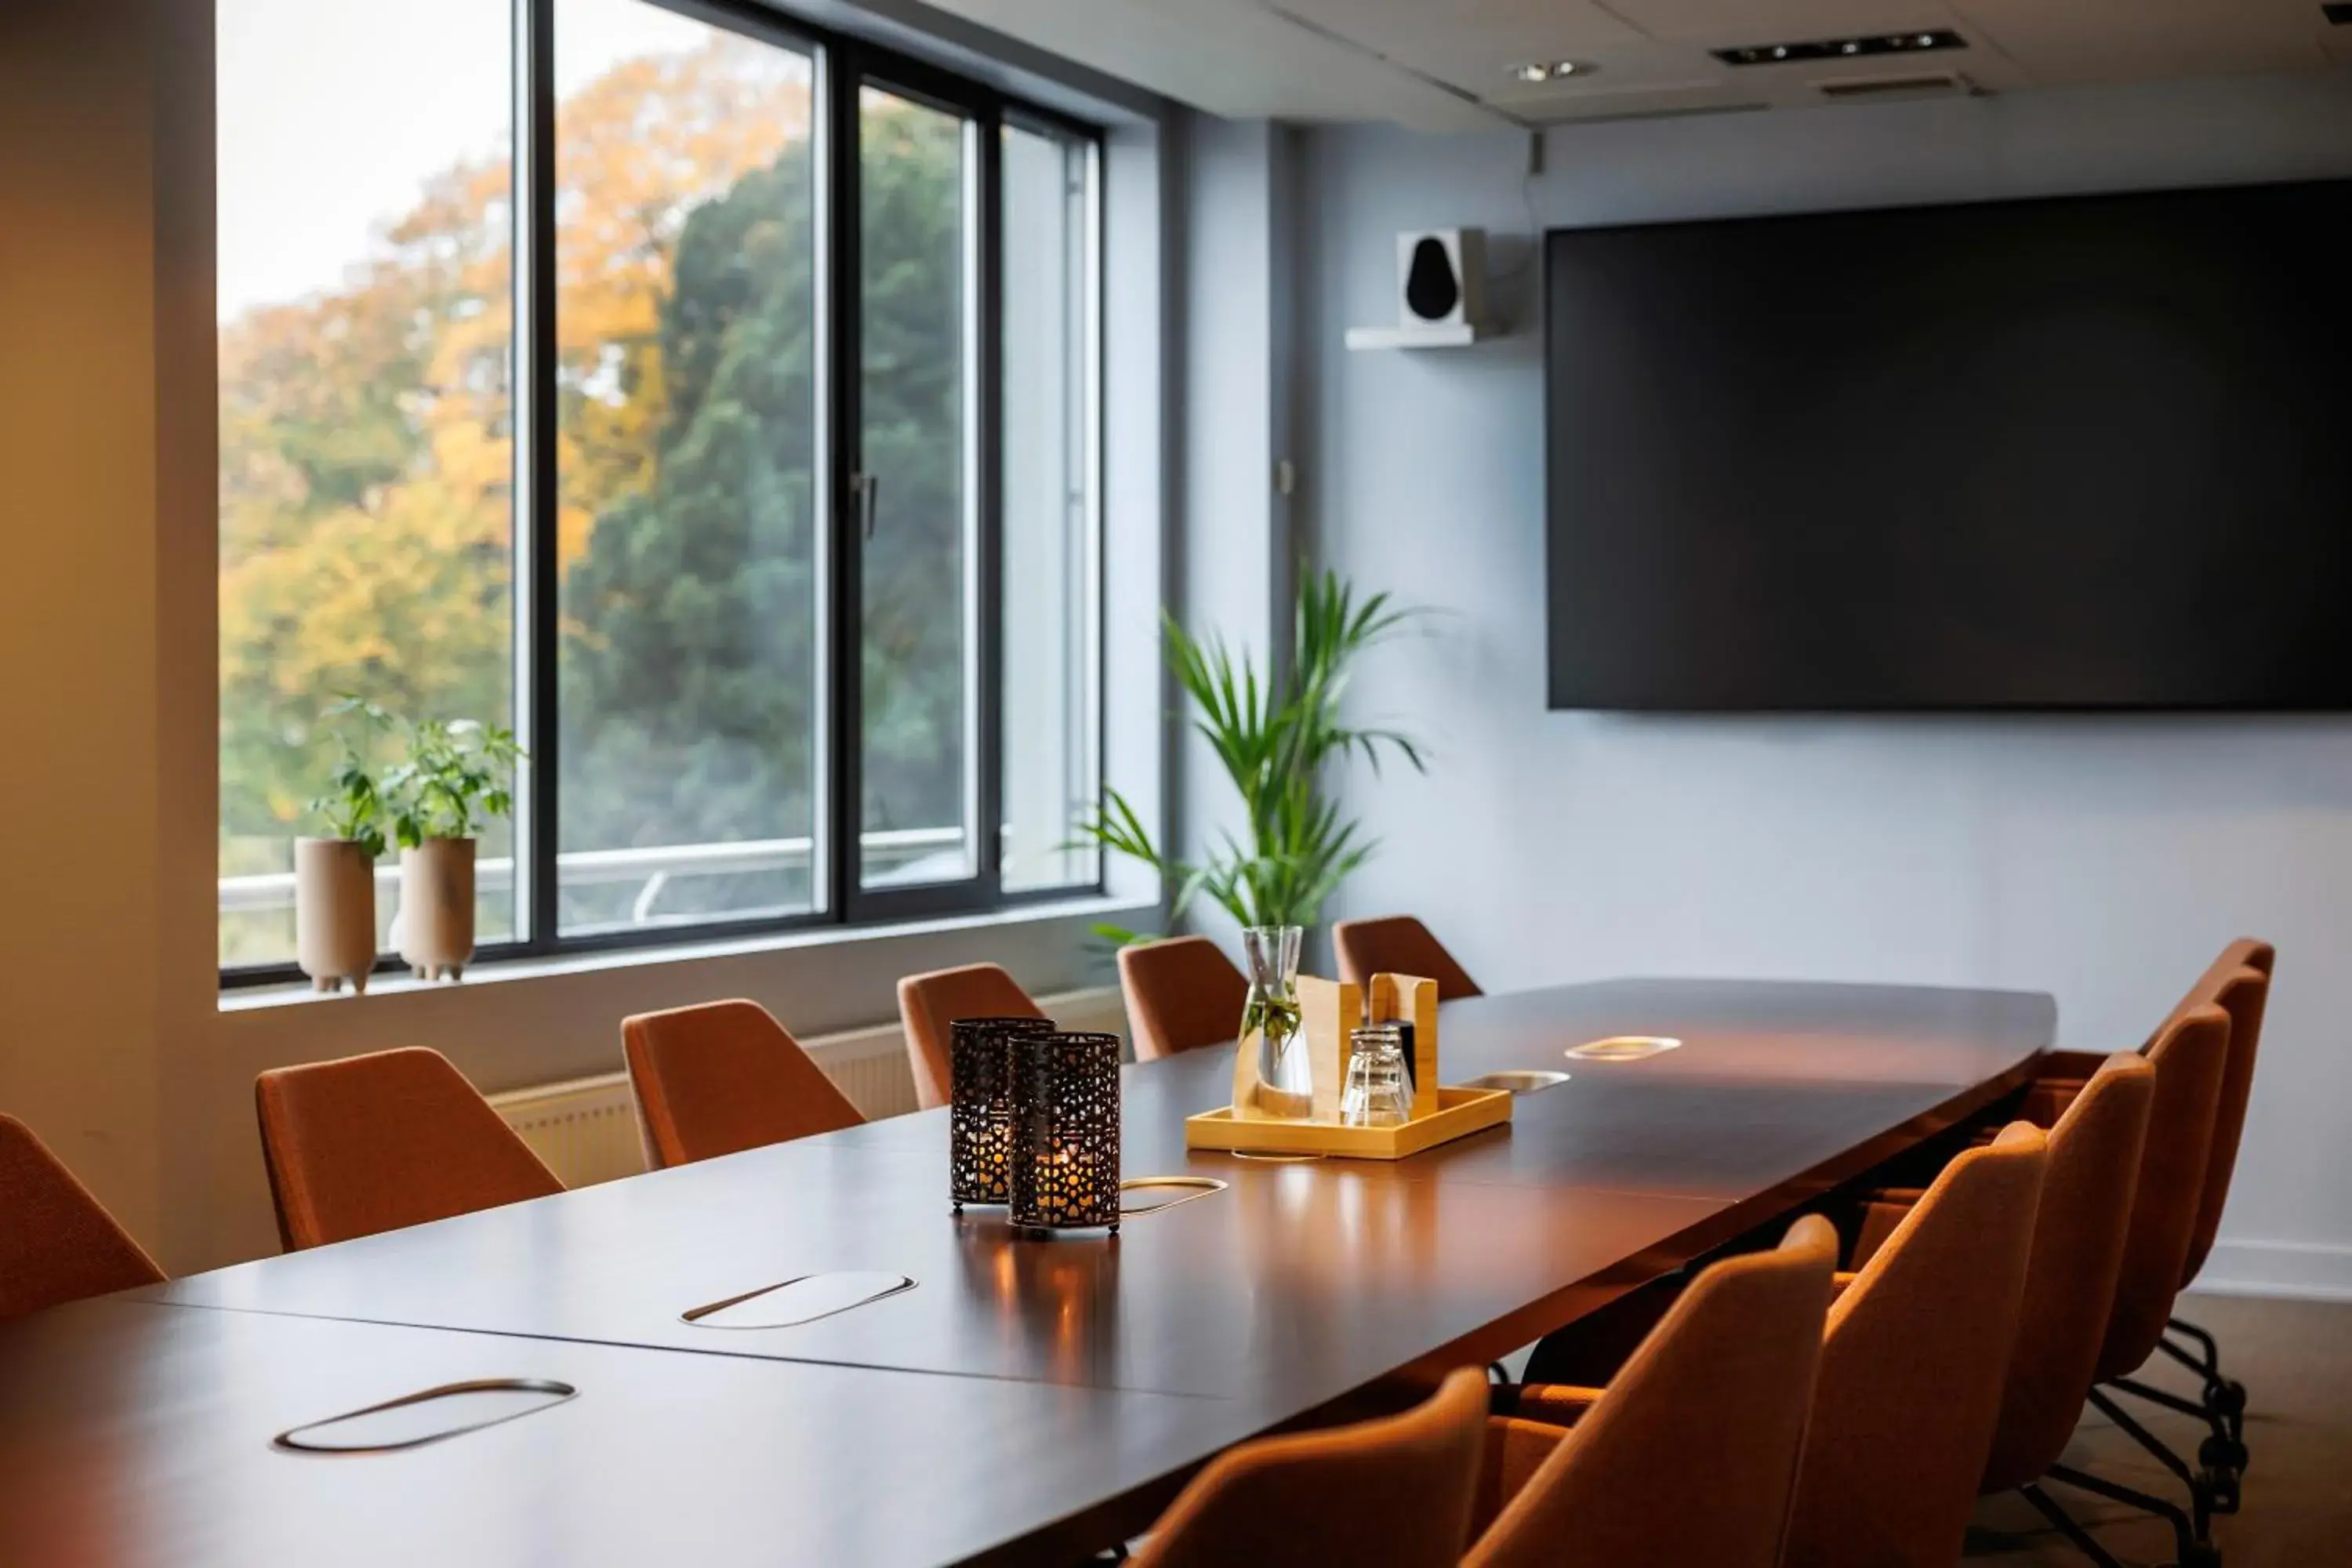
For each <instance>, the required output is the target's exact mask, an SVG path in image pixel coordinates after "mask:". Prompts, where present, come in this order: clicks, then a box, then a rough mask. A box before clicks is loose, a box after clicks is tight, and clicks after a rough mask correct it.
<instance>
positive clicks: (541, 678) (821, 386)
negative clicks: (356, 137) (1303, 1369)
mask: <svg viewBox="0 0 2352 1568" xmlns="http://www.w3.org/2000/svg"><path fill="white" fill-rule="evenodd" d="M558 3H559V0H509V5H510V8H511V12H512V16H513V20H514V25H515V28H516V35H515V37H516V48H515V55H514V75H515V117H514V151H513V167H514V176H515V180H514V188H515V199H514V203H513V214H514V224H515V230H514V238H513V254H514V257H515V268H514V287H515V289H516V293H517V300H516V312H515V321H516V330H515V336H514V342H513V344H512V347H511V351H510V352H511V353H512V355H513V359H514V366H515V379H514V384H515V387H516V409H515V418H516V427H517V433H518V437H519V439H518V441H517V444H516V459H515V479H516V503H515V514H514V515H515V528H516V537H517V542H518V545H519V548H518V549H517V551H516V559H515V578H514V581H515V587H516V593H515V595H514V617H515V620H514V647H515V652H516V668H515V679H514V707H515V718H516V729H517V732H518V734H519V735H520V738H521V739H522V741H523V743H524V745H525V746H526V747H527V748H528V749H529V751H530V762H529V763H527V764H526V765H525V768H524V772H523V776H522V777H521V779H520V781H519V788H518V792H517V794H518V805H519V806H520V810H519V811H518V814H517V817H516V824H515V826H516V847H515V866H516V872H517V875H516V879H515V889H514V894H515V905H514V909H515V927H516V931H517V935H516V936H515V937H514V938H512V939H511V940H508V941H504V942H486V943H483V944H481V945H480V946H479V947H478V949H477V950H476V952H475V954H474V960H473V962H475V963H498V962H500V961H505V960H515V959H540V958H558V957H568V956H572V955H576V954H583V953H595V952H614V951H625V950H642V949H648V948H663V947H691V946H696V945H700V944H704V943H710V942H726V941H730V940H740V939H742V938H745V937H755V936H762V935H780V934H787V933H793V932H801V931H824V930H827V929H837V930H843V931H847V930H851V929H856V928H860V927H871V926H887V925H890V924H894V923H898V922H903V921H919V920H928V919H937V918H941V917H949V916H955V915H979V914H986V913H989V912H992V911H995V910H1013V909H1020V908H1022V907H1024V906H1032V905H1041V904H1050V903H1055V902H1060V901H1066V900H1082V899H1087V898H1090V897H1092V898H1098V897H1100V896H1102V895H1103V893H1104V892H1105V890H1106V889H1107V886H1108V882H1107V869H1106V865H1105V860H1104V858H1102V857H1101V856H1099V855H1097V859H1096V862H1095V874H1094V877H1093V879H1091V880H1089V881H1081V882H1070V883H1063V884H1058V885H1055V886H1052V887H1046V888H1037V889H1026V890H1024V891H1019V892H1012V893H1008V892H1005V891H1004V890H1003V879H1002V873H1003V865H1002V861H1003V826H1004V825H1003V821H1002V818H1003V756H1004V735H1003V689H1002V687H1003V538H1004V530H1003V459H1004V454H1003V363H1004V353H1003V324H1004V323H1003V132H1004V129H1005V127H1006V126H1007V125H1008V124H1012V125H1014V126H1017V127H1018V128H1019V129H1021V130H1023V131H1025V132H1032V133H1038V134H1047V135H1054V136H1058V137H1061V138H1063V139H1065V140H1066V141H1067V142H1071V143H1073V144H1076V145H1079V146H1083V147H1084V148H1086V149H1087V151H1088V155H1089V157H1090V158H1091V159H1092V160H1093V161H1094V165H1095V170H1096V174H1095V176H1094V178H1093V179H1092V181H1091V191H1092V201H1091V204H1090V206H1089V209H1088V211H1087V214H1086V222H1087V225H1088V226H1089V227H1090V229H1091V231H1092V232H1091V233H1090V235H1089V236H1088V249H1089V254H1090V255H1091V256H1092V257H1093V258H1095V261H1094V275H1093V276H1090V277H1089V278H1088V279H1087V280H1086V283H1087V289H1088V301H1087V304H1088V308H1089V310H1092V311H1093V312H1094V320H1093V321H1092V322H1091V330H1092V342H1091V343H1090V344H1089V346H1088V349H1087V376H1088V377H1089V378H1090V381H1091V383H1092V388H1093V394H1092V395H1090V398H1089V405H1090V420H1089V426H1088V428H1087V430H1086V431H1085V433H1084V435H1085V440H1086V441H1087V444H1088V446H1089V447H1090V448H1091V450H1090V451H1089V453H1088V457H1089V458H1090V467H1091V468H1092V469H1093V470H1094V471H1095V472H1097V473H1099V472H1100V471H1101V468H1102V456H1103V442H1104V439H1105V425H1106V421H1105V420H1104V418H1103V417H1102V412H1101V399H1100V396H1099V389H1100V387H1101V386H1102V384H1103V364H1102V352H1101V343H1102V341H1103V337H1104V333H1103V331H1102V322H1101V321H1100V319H1099V318H1100V311H1101V308H1102V299H1103V289H1102V279H1101V278H1100V276H1099V273H1100V268H1101V261H1100V258H1101V257H1102V255H1103V241H1104V235H1105V220H1104V207H1105V205H1106V203H1105V201H1104V200H1103V196H1102V180H1101V178H1100V160H1101V158H1102V156H1103V144H1104V140H1105V135H1106V132H1105V130H1104V128H1103V127H1102V126H1100V125H1097V124H1094V123H1090V122H1088V121H1084V120H1080V119H1077V118H1075V117H1073V116H1071V115H1069V114H1066V113H1064V112H1062V111H1060V110H1055V109H1052V108H1050V107H1047V106H1046V105H1044V104H1041V103H1037V102H1034V101H1033V100H1026V99H1023V98H1019V97H1017V96H1014V95H1013V94H1009V93H1006V92H1004V91H1003V90H1002V89H999V88H997V87H995V86H993V85H992V84H990V83H987V82H984V81H982V80H979V79H974V78H971V77H967V76H964V75H961V74H960V73H958V72H955V71H953V70H950V69H948V68H943V67H940V66H939V65H937V64H935V63H933V62H930V61H927V60H924V59H922V58H919V57H917V56H914V55H910V54H908V53H905V52H903V51H901V50H898V49H895V48H891V47H887V46H883V45H880V44H877V43H874V42H872V41H869V40H866V39H864V38H859V37H854V36H851V35H848V34H845V33H841V32H837V31H835V30H833V29H829V28H825V27H822V26H815V25H813V24H810V23H807V22H804V21H803V20H801V19H798V18H794V17H790V16H784V15H782V14H781V13H779V12H776V11H772V10H770V9H768V8H767V7H765V6H763V5H758V4H756V3H754V0H634V3H635V4H639V5H652V6H655V7H656V8H657V9H660V10H666V11H669V12H673V13H675V14H677V15H678V16H685V17H688V18H691V19H693V20H695V21H698V22H702V23H705V24H707V25H709V26H714V27H719V28H723V29H726V30H728V31H730V32H734V33H739V34H741V35H743V36H744V37H750V38H752V39H754V40H756V41H758V42H761V43H767V44H773V45H776V46H779V47H784V48H788V49H792V50H794V51H796V52H799V53H803V54H805V55H807V56H808V57H809V59H810V62H811V68H812V75H813V79H814V103H815V106H816V107H815V110H814V114H813V115H812V136H813V138H814V148H813V150H812V156H813V157H814V159H815V160H816V162H817V167H818V172H819V173H818V178H817V179H816V180H815V182H814V188H815V192H816V200H817V211H816V216H815V234H816V244H817V251H818V254H817V258H816V299H815V312H816V317H817V341H818V343H819V349H818V357H819V361H820V374H819V377H818V382H817V402H818V405H819V406H818V432H819V435H818V444H819V447H820V452H819V457H820V459H821V460H820V463H819V472H818V475H817V487H816V489H817V497H818V499H817V503H816V505H817V511H818V519H819V525H820V531H821V536H822V537H823V538H824V541H825V547H824V551H823V552H822V554H821V556H820V559H819V562H818V576H819V581H820V583H821V584H822V588H821V598H822V605H823V614H822V616H821V617H820V622H819V641H820V645H821V647H822V659H821V676H820V685H821V688H822V689H821V691H820V693H819V703H818V707H817V712H818V715H819V717H818V721H817V729H818V733H817V736H816V749H817V752H818V755H819V757H820V759H821V761H820V767H819V773H820V776H821V787H820V790H819V792H818V794H819V799H818V811H817V814H816V816H815V819H814V823H813V827H814V834H813V838H814V857H813V864H812V868H811V887H812V890H813V891H815V892H819V893H821V896H822V899H823V907H822V908H820V909H817V910H809V911H806V912H803V913H795V914H786V915H777V916H764V917H755V918H750V919H739V920H728V919H715V920H710V921H693V922H687V921H678V922H677V923H668V924H662V925H657V926H648V927H646V928H643V929H635V930H626V931H592V932H582V933H576V934H572V935H569V936H566V935H562V934H561V933H560V932H559V931H558V930H557V888H558V876H559V869H560V868H559V864H558V848H559V845H560V842H561V825H562V816H561V812H562V784H561V775H562V763H561V748H562V724H561V719H560V711H561V702H562V691H561V672H560V667H559V663H558V661H559V659H560V658H561V638H560V635H559V631H558V620H559V616H558V613H557V610H558V605H559V604H560V602H561V592H562V579H561V575H560V568H559V565H558V552H557V548H556V530H557V513H558V500H559V496H560V489H559V479H560V476H559V473H558V450H559V438H558V437H559V432H558V429H557V422H556V418H555V415H554V410H555V409H556V407H557V402H556V377H557V372H558V363H559V362H558V354H557V336H556V331H557V308H558V299H557V288H556V267H555V251H556V223H555V211H554V202H553V198H552V196H551V193H552V192H553V190H554V189H555V153H556V145H555V120H556V108H557V104H556V99H555V90H554V83H555V12H556V9H557V5H558ZM869 85H870V86H872V87H875V88H877V89H881V90H884V91H887V92H889V93H891V94H893V95H895V96H898V97H900V98H904V99H907V100H909V101H913V102H916V103H919V104H922V105H924V106H926V107H929V108H934V109H938V110H943V111H945V112H948V113H951V114H954V115H957V116H958V117H960V118H961V119H963V120H965V121H968V122H969V123H970V124H971V127H972V128H973V133H972V134H971V146H972V147H973V148H974V149H975V150H976V152H977V156H978V168H977V170H976V182H975V185H976V192H977V200H976V202H975V204H974V207H975V210H974V211H973V212H972V213H971V215H970V217H969V222H970V223H971V224H972V225H974V226H976V227H977V240H976V244H975V245H974V256H975V261H976V265H975V276H973V278H972V279H971V283H972V286H973V290H974V298H973V301H972V303H971V306H970V307H969V309H970V310H971V311H972V312H973V313H974V315H973V316H968V317H967V320H968V321H969V320H975V319H976V325H977V331H976V332H975V333H974V338H975V343H974V349H975V352H976V353H977V355H978V374H977V375H976V376H974V377H973V378H972V384H973V386H974V389H975V406H974V407H972V408H971V410H969V411H968V413H967V415H966V418H967V420H968V421H969V422H970V426H971V433H970V437H969V438H970V439H971V441H972V442H973V443H974V445H975V447H976V466H975V482H976V484H977V487H978V495H977V497H976V502H977V504H976V508H975V516H976V519H977V526H976V531H975V534H974V537H973V538H972V539H971V548H972V550H973V552H974V556H975V560H974V562H973V563H972V566H971V570H973V571H975V572H976V573H977V574H978V584H977V587H978V592H977V594H976V595H975V601H976V605H977V611H978V614H977V625H976V626H974V627H973V628H972V636H971V645H970V648H971V658H972V659H973V660H974V662H975V664H976V666H977V683H976V684H977V698H978V701H977V710H976V714H975V715H974V723H975V732H974V733H973V734H972V735H971V736H970V737H969V738H968V739H969V743H970V744H971V748H972V749H973V751H974V752H975V753H976V758H975V764H976V768H977V789H976V791H975V792H974V793H975V795H976V799H975V801H974V816H975V819H974V820H973V821H972V823H971V848H972V862H973V871H972V874H971V876H970V877H968V878H965V879H959V880H954V881H947V882H939V883H928V884H918V885H910V886H900V887H887V888H878V889H868V888H866V887H865V886H863V885H862V882H861V879H860V875H859V869H860V863H861V860H862V855H861V853H860V849H859V846H860V842H861V834H862V827H863V824H862V816H863V794H862V789H861V778H860V770H861V767H862V763H863V751H864V748H863V745H862V738H863V733H864V718H863V712H862V709H861V706H860V696H861V694H860V689H859V688H860V683H861V679H862V674H863V658H862V638H863V626H862V625H861V605H862V598H861V592H862V583H863V578H862V568H863V559H864V557H863V547H864V543H865V538H864V530H863V527H862V521H863V520H862V518H861V516H860V509H859V506H858V497H857V495H856V492H855V490H854V489H853V487H852V486H851V485H850V484H849V483H848V482H847V481H848V479H849V478H850V476H851V475H852V474H853V473H854V472H856V469H857V468H858V466H859V462H860V453H859V450H858V445H859V442H858V437H859V432H860V429H861V421H860V419H859V407H858V402H859V395H860V368H861V355H860V341H859V332H860V317H861V315H862V310H861V309H860V300H859V299H858V295H857V289H858V287H859V280H860V279H861V276H862V274H861V268H860V266H859V262H860V255H859V227H860V225H859V223H858V221H857V217H856V215H857V213H858V211H859V206H858V201H859V195H860V178H859V174H860V171H859V140H858V89H859V88H861V87H864V86H869ZM1090 524H1091V527H1092V529H1093V531H1094V535H1095V549H1094V555H1095V569H1094V573H1093V580H1092V582H1091V583H1090V584H1088V590H1089V592H1091V593H1092V594H1093V595H1095V606H1096V609H1095V613H1096V614H1097V617H1098V616H1099V606H1100V605H1101V604H1102V599H1103V595H1104V592H1105V588H1106V584H1105V581H1104V578H1105V564H1104V557H1105V554H1106V551H1105V548H1104V546H1105V543H1106V542H1107V534H1108V529H1107V526H1106V521H1105V518H1104V508H1103V496H1102V494H1101V491H1100V488H1099V487H1097V490H1096V493H1095V494H1094V495H1093V496H1092V497H1091V519H1090ZM1092 655H1093V658H1095V660H1096V661H1097V672H1098V673H1099V668H1100V664H1101V661H1102V659H1103V658H1104V649H1103V647H1102V646H1101V642H1100V639H1099V638H1097V641H1096V644H1095V646H1094V647H1093V649H1092ZM1100 686H1101V682H1100V680H1099V679H1097V700H1096V702H1095V704H1094V712H1093V714H1092V715H1091V718H1092V722H1093V723H1094V725H1095V727H1096V728H1095V735H1094V737H1093V738H1092V739H1093V744H1094V751H1095V770H1094V771H1095V779H1094V782H1095V785H1096V792H1097V798H1099V796H1100V791H1101V786H1102V784H1103V781H1104V773H1105V761H1104V756H1103V747H1102V743H1101V742H1102V736H1103V727H1104V724H1105V721H1106V718H1107V713H1106V711H1105V710H1106V708H1107V702H1106V701H1105V700H1103V698H1102V697H1101V696H1100V695H1099V692H1100ZM406 967H407V966H406V965H405V964H404V963H403V962H402V961H401V960H400V959H399V957H398V956H397V955H396V954H392V953H382V954H379V955H378V957H377V960H376V963H375V972H376V973H394V972H398V971H401V970H404V969H405V968H406ZM300 978H301V971H300V969H299V967H298V966H297V965H296V964H295V963H291V962H286V963H261V964H239V965H223V966H221V968H220V983H221V985H222V987H223V989H225V990H226V989H233V988H238V987H245V986H254V985H269V984H285V983H288V982H291V981H295V980H299V979H300Z"/></svg>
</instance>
